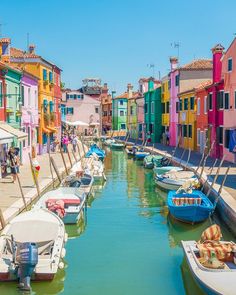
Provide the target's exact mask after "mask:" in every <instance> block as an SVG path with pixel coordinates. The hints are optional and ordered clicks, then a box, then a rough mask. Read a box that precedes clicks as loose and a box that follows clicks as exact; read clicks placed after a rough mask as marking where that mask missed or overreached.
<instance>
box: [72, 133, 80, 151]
mask: <svg viewBox="0 0 236 295" xmlns="http://www.w3.org/2000/svg"><path fill="white" fill-rule="evenodd" d="M71 143H72V147H73V152H74V153H76V146H77V143H78V137H77V136H76V135H74V137H73V138H72V141H71Z"/></svg>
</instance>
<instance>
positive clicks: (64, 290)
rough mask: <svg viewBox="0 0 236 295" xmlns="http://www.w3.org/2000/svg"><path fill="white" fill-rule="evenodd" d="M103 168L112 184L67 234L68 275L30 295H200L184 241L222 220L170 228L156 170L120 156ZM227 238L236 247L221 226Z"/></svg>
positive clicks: (11, 289)
mask: <svg viewBox="0 0 236 295" xmlns="http://www.w3.org/2000/svg"><path fill="white" fill-rule="evenodd" d="M105 167H106V176H107V183H106V184H105V186H104V187H99V186H98V187H97V188H96V187H95V189H96V193H95V197H94V198H93V199H90V201H89V204H88V209H87V214H86V219H85V220H84V221H82V222H81V223H80V224H79V225H77V226H67V227H66V229H67V232H68V233H69V240H68V242H67V245H66V249H67V254H66V257H65V269H64V270H63V271H59V273H58V274H57V277H56V278H55V279H54V281H53V282H50V283H37V282H35V283H32V294H37V295H38V294H39V295H46V294H64V295H72V294H76V295H96V294H99V295H100V294H102V295H126V294H127V295H133V294H134V295H154V294H155V295H157V294H160V295H165V294H166V295H174V294H178V295H181V294H188V295H190V294H191V295H201V294H203V293H202V292H201V290H200V289H199V288H198V287H197V286H196V285H195V283H194V281H193V279H192V277H191V275H190V273H189V271H188V268H187V265H186V262H185V261H184V260H183V251H182V248H181V245H180V241H181V239H183V240H187V239H199V237H200V235H201V232H202V231H203V230H204V229H205V228H206V227H207V226H209V225H210V224H211V222H214V221H217V217H215V216H214V217H213V219H215V220H213V219H212V220H209V221H207V222H205V223H203V224H200V225H196V226H191V225H185V224H182V223H179V222H177V221H174V220H172V219H171V218H170V217H169V216H168V210H167V208H166V194H165V193H164V192H162V191H159V190H158V189H157V187H156V185H155V183H154V181H153V173H152V170H145V169H144V168H143V166H142V165H141V163H139V162H136V161H133V160H132V159H128V158H127V156H126V154H125V153H124V152H122V151H114V152H108V156H107V157H106V159H105ZM217 222H218V221H217ZM222 231H223V236H224V238H225V239H229V240H232V239H233V237H232V236H231V235H230V233H229V232H228V231H227V230H226V228H225V227H224V226H222ZM0 294H1V295H13V294H14V295H15V294H22V293H19V291H18V290H17V288H16V284H15V283H4V284H0Z"/></svg>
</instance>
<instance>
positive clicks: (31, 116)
mask: <svg viewBox="0 0 236 295" xmlns="http://www.w3.org/2000/svg"><path fill="white" fill-rule="evenodd" d="M21 86H22V107H21V111H22V119H21V128H22V131H24V132H26V133H27V134H28V137H27V140H24V141H23V143H22V163H23V164H24V163H27V162H28V161H29V156H28V153H31V152H32V146H34V147H35V148H36V151H37V153H38V148H39V146H38V139H37V134H38V126H39V125H38V124H39V116H38V78H37V77H35V76H33V75H32V74H30V73H28V72H26V71H23V77H22V79H21Z"/></svg>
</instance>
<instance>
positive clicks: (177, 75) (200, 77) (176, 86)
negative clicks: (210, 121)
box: [169, 57, 212, 146]
mask: <svg viewBox="0 0 236 295" xmlns="http://www.w3.org/2000/svg"><path fill="white" fill-rule="evenodd" d="M170 64H171V71H170V74H169V76H170V85H169V89H170V129H169V133H170V145H171V146H176V145H177V143H178V136H180V134H181V126H180V125H178V105H179V99H178V94H179V93H182V92H185V91H187V90H189V89H193V88H194V87H196V86H197V85H199V84H201V83H203V82H206V81H207V80H209V79H210V78H211V76H212V61H211V60H209V59H196V60H193V61H192V62H190V63H188V64H186V65H184V66H181V67H178V59H177V58H176V57H171V58H170Z"/></svg>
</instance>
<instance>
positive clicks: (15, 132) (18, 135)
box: [0, 122, 28, 140]
mask: <svg viewBox="0 0 236 295" xmlns="http://www.w3.org/2000/svg"><path fill="white" fill-rule="evenodd" d="M0 129H2V130H4V131H6V132H8V133H10V134H12V135H14V136H15V137H16V138H17V139H18V140H25V139H26V138H27V137H28V134H27V133H25V132H22V131H20V130H19V129H16V128H13V127H12V126H10V125H9V124H7V123H5V122H0Z"/></svg>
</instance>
